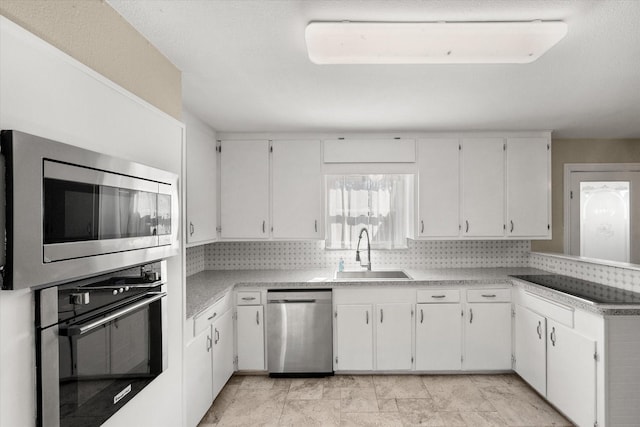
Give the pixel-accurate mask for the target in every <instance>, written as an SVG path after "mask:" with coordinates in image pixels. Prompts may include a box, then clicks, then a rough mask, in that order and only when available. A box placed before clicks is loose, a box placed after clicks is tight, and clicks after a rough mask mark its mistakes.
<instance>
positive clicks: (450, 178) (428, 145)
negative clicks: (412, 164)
mask: <svg viewBox="0 0 640 427" xmlns="http://www.w3.org/2000/svg"><path fill="white" fill-rule="evenodd" d="M459 157H460V143H459V141H458V140H457V139H421V140H419V141H418V172H419V181H418V199H419V203H418V207H419V208H418V209H419V212H418V215H417V218H418V224H417V230H418V236H419V237H458V235H459V231H460V207H459V205H460V165H459V164H460V160H459Z"/></svg>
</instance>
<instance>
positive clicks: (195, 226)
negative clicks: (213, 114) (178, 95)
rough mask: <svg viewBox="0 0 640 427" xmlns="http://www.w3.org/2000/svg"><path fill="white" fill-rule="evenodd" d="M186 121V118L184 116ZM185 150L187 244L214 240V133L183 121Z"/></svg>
mask: <svg viewBox="0 0 640 427" xmlns="http://www.w3.org/2000/svg"><path fill="white" fill-rule="evenodd" d="M185 119H186V117H185ZM185 122H186V124H187V128H186V147H187V166H186V174H187V243H189V244H191V243H196V242H211V241H214V240H215V239H216V238H217V231H216V227H217V223H218V218H217V216H218V209H217V203H216V201H217V192H216V188H217V180H218V158H217V153H216V140H215V136H214V135H215V134H213V133H212V134H207V133H206V132H205V131H204V130H203V129H200V128H199V126H197V125H196V124H193V125H191V124H190V122H189V121H188V120H185Z"/></svg>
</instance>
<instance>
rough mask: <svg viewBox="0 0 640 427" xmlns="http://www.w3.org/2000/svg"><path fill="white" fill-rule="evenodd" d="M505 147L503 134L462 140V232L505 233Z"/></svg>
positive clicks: (491, 235)
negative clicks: (494, 136)
mask: <svg viewBox="0 0 640 427" xmlns="http://www.w3.org/2000/svg"><path fill="white" fill-rule="evenodd" d="M504 147H505V142H504V140H503V139H502V138H473V139H471V138H469V139H464V140H463V141H462V221H461V222H462V224H461V226H462V235H463V236H466V237H503V236H504V228H505V222H504V180H505V176H504Z"/></svg>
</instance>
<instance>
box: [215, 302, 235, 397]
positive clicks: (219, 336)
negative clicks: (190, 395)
mask: <svg viewBox="0 0 640 427" xmlns="http://www.w3.org/2000/svg"><path fill="white" fill-rule="evenodd" d="M231 314H232V311H231V310H227V311H226V312H225V313H224V314H223V315H222V316H220V317H219V318H218V320H216V321H215V322H213V324H212V325H211V327H212V340H213V348H212V365H213V397H214V399H215V397H216V396H217V395H218V393H220V390H222V387H224V385H225V384H226V383H227V380H228V379H229V378H231V375H232V374H233V370H234V366H233V318H232V316H231Z"/></svg>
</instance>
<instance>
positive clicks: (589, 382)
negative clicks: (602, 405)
mask: <svg viewBox="0 0 640 427" xmlns="http://www.w3.org/2000/svg"><path fill="white" fill-rule="evenodd" d="M595 351H596V342H595V341H594V340H592V339H590V338H587V337H584V336H582V335H580V334H578V333H576V332H575V331H573V330H572V329H569V328H567V327H566V326H563V325H561V324H559V323H557V322H554V321H552V320H551V319H549V320H548V321H547V399H549V401H550V402H551V403H553V404H554V405H555V406H556V407H557V408H558V409H560V410H561V411H562V412H563V413H564V414H565V415H566V416H568V417H569V418H570V419H571V421H573V422H574V423H576V424H577V425H579V426H592V425H594V423H595V421H596V416H595V401H596V361H595V359H594V354H595Z"/></svg>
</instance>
